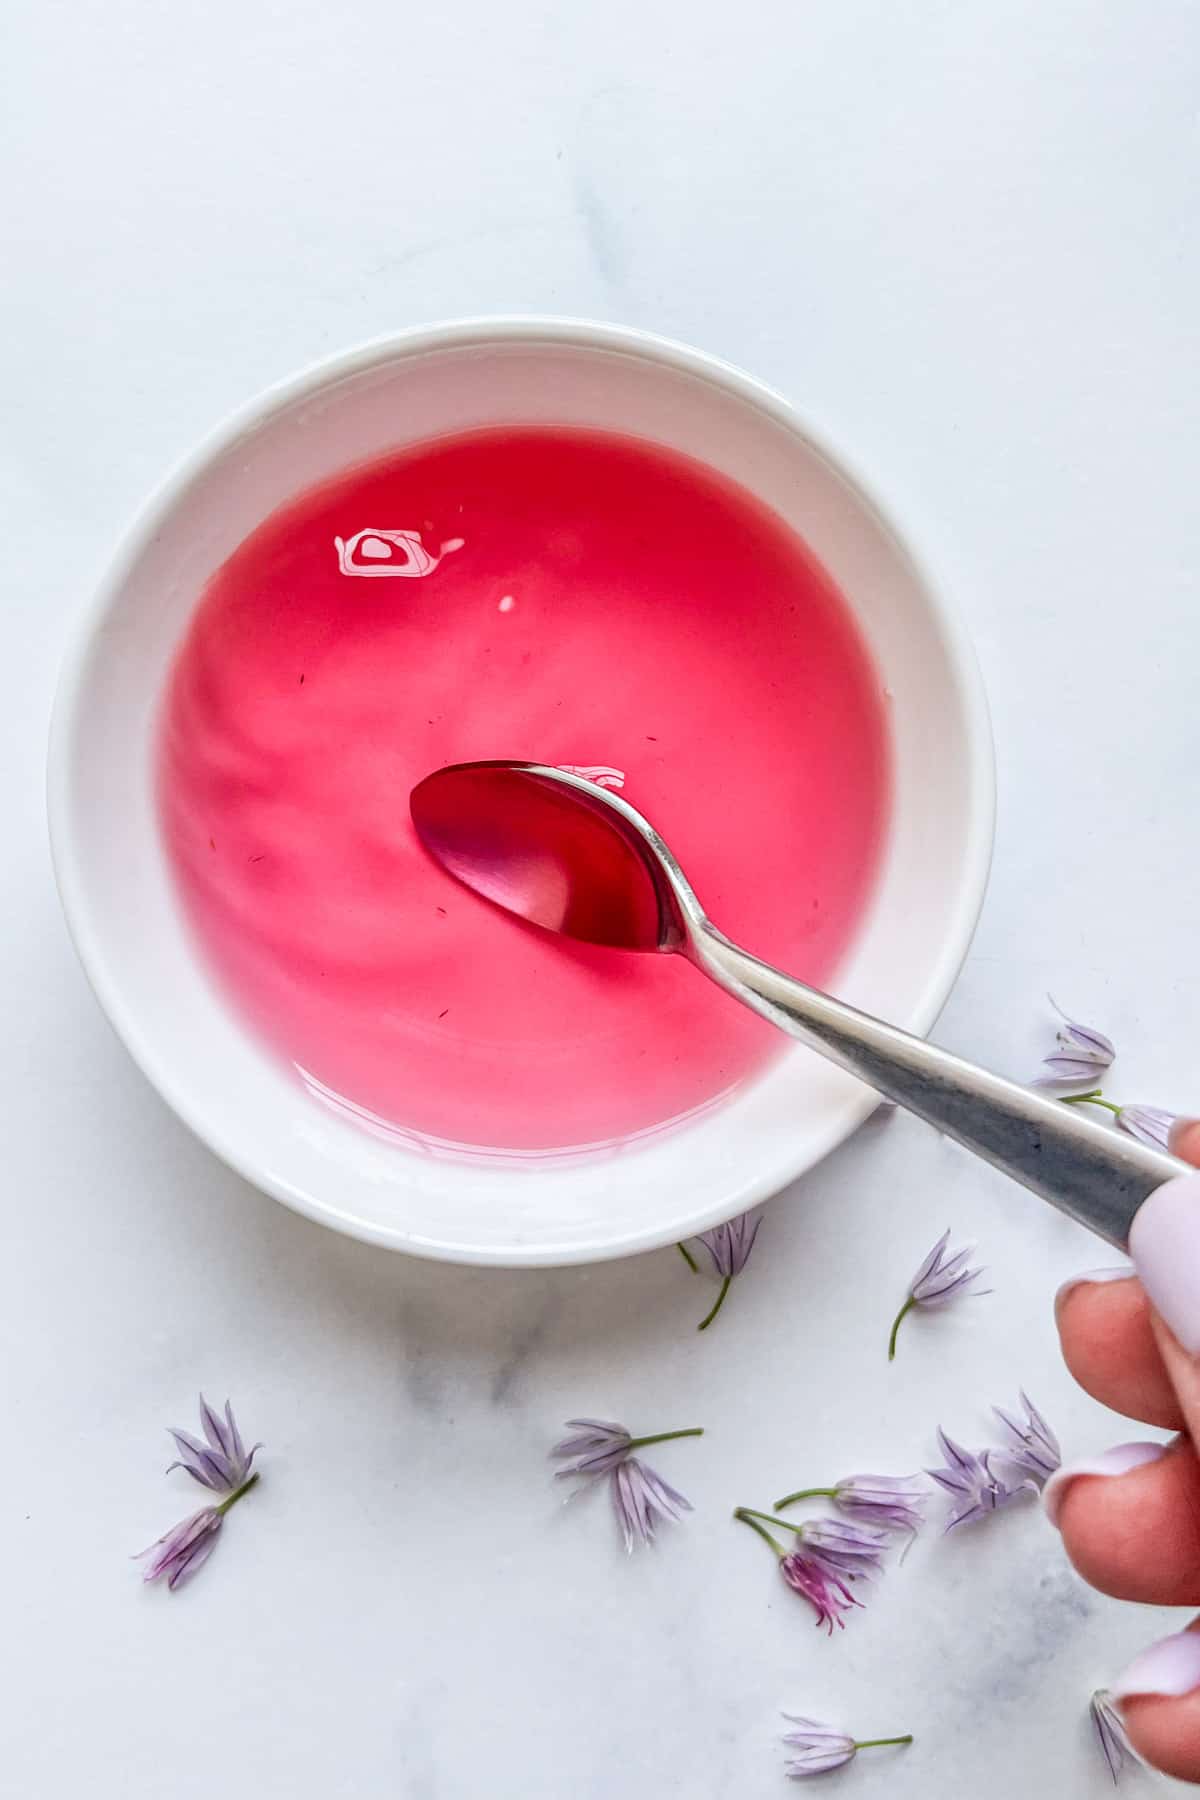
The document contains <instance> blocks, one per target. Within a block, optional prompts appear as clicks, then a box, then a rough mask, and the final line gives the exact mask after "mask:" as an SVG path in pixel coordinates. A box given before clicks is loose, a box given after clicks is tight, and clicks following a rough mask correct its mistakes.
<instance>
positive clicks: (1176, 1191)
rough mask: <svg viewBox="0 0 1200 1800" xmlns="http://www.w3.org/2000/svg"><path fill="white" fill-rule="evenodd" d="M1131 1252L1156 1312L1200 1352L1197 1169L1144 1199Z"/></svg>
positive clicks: (1132, 1233)
mask: <svg viewBox="0 0 1200 1800" xmlns="http://www.w3.org/2000/svg"><path fill="white" fill-rule="evenodd" d="M1129 1253H1130V1255H1131V1256H1132V1257H1133V1262H1134V1267H1135V1268H1136V1269H1137V1272H1138V1274H1139V1275H1140V1276H1141V1278H1142V1286H1143V1287H1144V1288H1145V1290H1146V1292H1147V1294H1149V1296H1150V1299H1151V1301H1152V1303H1153V1305H1154V1307H1155V1309H1156V1310H1157V1312H1158V1313H1159V1315H1160V1316H1161V1317H1162V1318H1163V1319H1164V1320H1165V1322H1166V1323H1167V1324H1168V1325H1169V1326H1170V1328H1171V1330H1172V1331H1173V1332H1174V1333H1175V1336H1176V1337H1177V1338H1178V1339H1179V1342H1180V1343H1181V1344H1182V1345H1183V1347H1184V1349H1185V1350H1187V1351H1188V1352H1189V1353H1190V1354H1191V1355H1192V1356H1198V1355H1200V1174H1197V1175H1180V1176H1179V1177H1178V1179H1177V1180H1175V1181H1168V1182H1165V1183H1164V1184H1163V1186H1162V1187H1160V1188H1155V1190H1154V1192H1153V1193H1152V1194H1151V1195H1150V1197H1149V1199H1148V1200H1143V1201H1142V1204H1141V1206H1140V1207H1139V1208H1138V1210H1137V1212H1136V1213H1135V1214H1134V1219H1133V1224H1132V1226H1131V1227H1130V1231H1129Z"/></svg>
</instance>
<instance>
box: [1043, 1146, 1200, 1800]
mask: <svg viewBox="0 0 1200 1800" xmlns="http://www.w3.org/2000/svg"><path fill="white" fill-rule="evenodd" d="M1171 1149H1172V1150H1173V1151H1174V1153H1175V1155H1176V1156H1179V1157H1182V1158H1183V1159H1184V1160H1185V1161H1187V1162H1190V1163H1194V1164H1196V1165H1197V1166H1198V1167H1200V1120H1195V1119H1188V1120H1181V1121H1180V1122H1179V1123H1178V1124H1177V1125H1176V1128H1175V1131H1174V1133H1173V1134H1172V1139H1171ZM1130 1253H1131V1255H1132V1257H1133V1261H1134V1265H1135V1267H1134V1268H1132V1269H1131V1268H1128V1267H1127V1268H1124V1269H1101V1270H1097V1271H1095V1272H1093V1273H1091V1274H1088V1275H1082V1276H1080V1277H1078V1279H1076V1280H1074V1281H1069V1282H1067V1283H1066V1285H1065V1286H1064V1287H1062V1288H1061V1289H1060V1290H1059V1293H1058V1298H1057V1301H1056V1311H1057V1315H1058V1330H1059V1336H1060V1338H1061V1339H1062V1348H1063V1355H1064V1357H1065V1358H1066V1362H1067V1367H1068V1368H1069V1369H1070V1371H1071V1373H1072V1375H1074V1377H1075V1379H1076V1381H1078V1383H1079V1384H1080V1386H1081V1387H1083V1388H1085V1389H1086V1390H1087V1392H1088V1393H1089V1394H1091V1395H1092V1396H1093V1397H1094V1398H1095V1399H1097V1400H1099V1401H1101V1402H1103V1404H1104V1405H1105V1406H1109V1407H1111V1408H1112V1409H1113V1411H1114V1412H1119V1413H1124V1414H1125V1415H1126V1417H1128V1418H1131V1419H1140V1420H1143V1421H1145V1423H1147V1424H1149V1425H1159V1426H1165V1427H1166V1428H1167V1429H1168V1430H1174V1431H1176V1432H1178V1433H1179V1435H1178V1437H1176V1438H1174V1439H1172V1440H1171V1442H1170V1443H1167V1444H1161V1443H1151V1442H1149V1441H1145V1442H1139V1443H1125V1444H1120V1445H1118V1446H1117V1447H1116V1448H1115V1449H1113V1450H1108V1451H1106V1452H1105V1453H1104V1454H1103V1455H1102V1456H1098V1457H1092V1458H1089V1459H1087V1460H1085V1461H1081V1462H1077V1463H1072V1464H1069V1465H1068V1466H1067V1467H1066V1468H1064V1469H1062V1470H1060V1472H1059V1473H1058V1474H1057V1475H1056V1476H1054V1478H1053V1479H1052V1481H1051V1482H1050V1483H1049V1484H1048V1486H1047V1488H1046V1506H1047V1510H1048V1512H1049V1514H1050V1517H1051V1518H1052V1519H1053V1520H1054V1522H1055V1523H1056V1524H1057V1526H1058V1527H1059V1530H1060V1531H1061V1532H1062V1535H1063V1541H1064V1543H1065V1544H1066V1548H1067V1554H1068V1556H1069V1557H1070V1558H1071V1561H1072V1562H1073V1563H1074V1564H1075V1567H1076V1568H1077V1569H1078V1570H1079V1573H1080V1574H1081V1575H1082V1576H1083V1578H1084V1580H1085V1581H1088V1582H1090V1583H1091V1585H1092V1586H1093V1587H1096V1588H1099V1589H1100V1590H1101V1592H1102V1593H1105V1594H1112V1595H1114V1596H1115V1597H1116V1598H1117V1599H1118V1600H1137V1601H1141V1602H1143V1603H1145V1604H1151V1605H1156V1606H1197V1605H1200V1458H1198V1456H1197V1451H1196V1446H1197V1444H1198V1443H1200V1175H1187V1176H1184V1177H1182V1178H1181V1179H1180V1180H1178V1181H1172V1182H1168V1183H1167V1185H1166V1187H1164V1188H1160V1189H1159V1190H1158V1191H1157V1193H1155V1194H1152V1195H1151V1196H1150V1198H1149V1200H1147V1201H1146V1202H1145V1203H1144V1204H1143V1206H1142V1208H1141V1210H1140V1212H1139V1213H1138V1214H1137V1217H1136V1219H1135V1220H1134V1225H1133V1231H1132V1233H1131V1236H1130ZM1111 1691H1112V1695H1113V1697H1114V1699H1117V1700H1119V1701H1120V1702H1121V1711H1122V1714H1123V1716H1124V1719H1125V1724H1126V1727H1127V1729H1128V1731H1129V1736H1130V1739H1131V1741H1132V1743H1133V1745H1134V1748H1135V1749H1136V1750H1137V1751H1138V1752H1139V1753H1140V1754H1141V1755H1142V1756H1144V1757H1145V1758H1146V1761H1147V1762H1149V1763H1152V1764H1153V1765H1154V1767H1155V1768H1158V1769H1162V1770H1164V1771H1165V1772H1166V1773H1167V1774H1169V1775H1176V1776H1178V1777H1179V1778H1180V1779H1181V1780H1183V1781H1193V1782H1198V1783H1200V1619H1196V1620H1193V1621H1192V1623H1191V1624H1190V1625H1189V1626H1188V1627H1187V1629H1186V1630H1184V1631H1182V1632H1179V1633H1178V1634H1176V1635H1175V1636H1172V1637H1167V1638H1163V1639H1162V1640H1161V1641H1160V1642H1159V1643H1157V1644H1154V1645H1152V1646H1151V1647H1150V1648H1149V1649H1148V1650H1144V1651H1143V1652H1142V1654H1141V1655H1140V1656H1138V1657H1136V1658H1135V1659H1134V1661H1133V1662H1132V1663H1131V1664H1130V1666H1129V1667H1128V1668H1127V1669H1126V1670H1125V1672H1124V1674H1123V1675H1121V1676H1119V1677H1118V1679H1117V1680H1116V1681H1115V1682H1113V1684H1112V1689H1111Z"/></svg>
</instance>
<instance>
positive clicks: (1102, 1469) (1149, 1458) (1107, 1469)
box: [1042, 1443, 1169, 1525]
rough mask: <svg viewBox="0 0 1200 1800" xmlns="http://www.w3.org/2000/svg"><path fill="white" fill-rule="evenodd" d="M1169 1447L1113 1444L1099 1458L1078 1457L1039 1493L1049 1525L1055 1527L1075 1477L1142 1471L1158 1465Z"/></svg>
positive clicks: (1052, 1477)
mask: <svg viewBox="0 0 1200 1800" xmlns="http://www.w3.org/2000/svg"><path fill="white" fill-rule="evenodd" d="M1168 1448H1169V1445H1167V1444H1151V1443H1140V1444H1115V1445H1114V1446H1113V1448H1112V1449H1111V1450H1106V1451H1104V1453H1103V1455H1101V1456H1086V1457H1081V1458H1080V1460H1079V1461H1078V1462H1073V1463H1068V1464H1067V1466H1066V1468H1065V1469H1058V1470H1056V1471H1055V1473H1054V1474H1053V1475H1052V1476H1051V1477H1050V1479H1049V1481H1048V1482H1047V1483H1046V1485H1045V1487H1044V1488H1043V1490H1042V1505H1043V1506H1044V1507H1045V1509H1046V1516H1047V1518H1048V1519H1049V1520H1050V1523H1051V1524H1052V1525H1057V1524H1058V1515H1059V1513H1060V1512H1061V1511H1062V1503H1063V1501H1064V1499H1065V1498H1066V1493H1067V1489H1068V1488H1069V1487H1070V1485H1071V1483H1072V1482H1073V1481H1074V1480H1075V1478H1076V1476H1078V1475H1128V1473H1129V1471H1130V1470H1131V1469H1142V1468H1145V1466H1146V1464H1147V1463H1152V1462H1157V1461H1158V1459H1159V1457H1160V1456H1163V1455H1165V1454H1166V1451H1167V1450H1168Z"/></svg>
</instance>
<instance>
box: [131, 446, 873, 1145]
mask: <svg viewBox="0 0 1200 1800" xmlns="http://www.w3.org/2000/svg"><path fill="white" fill-rule="evenodd" d="M491 757H513V758H518V759H522V760H528V761H535V762H542V763H553V764H558V765H560V766H564V767H570V768H573V769H575V770H577V771H580V772H584V773H588V774H590V776H591V778H592V779H595V780H599V781H601V782H603V783H606V784H607V785H609V786H612V787H614V788H617V789H619V790H620V791H623V792H624V793H625V794H626V795H627V796H628V798H629V799H630V800H631V801H632V802H633V803H634V804H635V805H636V806H637V807H638V808H639V809H640V810H641V811H642V812H644V813H645V814H646V815H647V817H648V818H649V819H650V820H651V821H652V822H653V823H654V824H655V825H656V826H657V827H658V828H659V829H660V830H661V832H662V833H663V835H664V837H665V838H666V840H667V842H668V843H669V844H670V845H671V846H672V848H673V849H674V850H675V851H676V853H677V854H678V855H679V857H680V860H681V862H682V863H683V866H684V867H685V868H686V869H687V870H688V874H689V877H690V878H691V880H692V882H693V884H694V886H695V888H696V891H697V893H698V895H699V897H700V900H701V903H702V904H703V905H704V906H705V907H706V908H707V909H708V910H710V911H711V913H712V914H713V916H714V917H715V918H717V919H718V920H719V921H720V923H721V925H722V928H723V929H724V930H726V931H728V932H729V933H730V935H731V936H733V937H734V938H735V939H736V940H737V941H738V942H740V943H743V944H745V945H746V946H747V948H749V949H752V950H753V951H754V952H755V953H756V954H758V955H759V956H762V957H764V958H765V959H766V960H767V961H769V962H772V963H775V964H777V965H779V966H780V967H783V968H786V969H788V970H789V971H790V972H792V973H794V974H796V975H798V976H800V977H801V978H803V979H805V980H807V981H810V982H813V983H816V984H821V983H824V982H827V981H828V979H829V978H830V976H831V975H832V974H833V972H834V971H835V970H836V968H837V966H838V963H839V960H840V959H841V958H842V956H843V955H844V953H845V952H846V950H847V948H848V946H849V945H850V943H851V942H852V940H853V938H854V936H855V933H856V929H857V927H858V926H859V924H860V922H861V920H862V918H863V914H864V911H865V909H866V907H867V906H868V904H869V902H870V898H871V893H872V888H873V884H874V880H875V876H876V873H877V869H878V866H879V861H880V855H881V849H882V845H883V840H884V836H885V832H886V825H887V816H888V801H889V754H888V733H887V725H886V719H885V708H884V703H883V695H882V692H881V687H880V680H879V677H878V674H877V672H876V670H875V668H874V666H873V664H872V662H871V660H870V657H869V655H868V653H867V650H866V648H865V646H864V644H863V642H862V640H861V637H860V635H859V631H858V628H857V626H856V624H855V622H854V620H853V618H852V616H851V614H850V611H849V609H848V607H847V606H846V604H845V602H844V601H843V599H842V597H841V596H840V594H839V593H838V591H837V589H836V587H835V585H834V584H833V582H832V581H831V580H830V578H829V577H828V575H827V574H826V573H825V572H824V571H823V569H822V568H821V567H820V565H819V564H818V563H817V561H816V560H815V559H814V557H813V556H812V555H811V554H810V552H809V551H808V550H807V548H806V546H805V545H804V543H803V542H802V541H801V539H800V538H799V537H797V536H796V534H795V533H794V532H793V531H792V530H791V529H790V528H789V527H788V526H787V525H786V524H785V523H784V522H783V520H782V519H780V518H779V516H778V515H777V514H775V513H774V512H772V511H771V510H769V509H768V508H767V507H765V506H764V505H763V504H762V503H760V502H758V501H757V500H755V499H754V498H753V497H752V496H751V495H750V494H749V493H748V492H747V491H746V490H745V489H743V488H741V487H739V486H737V485H736V484H734V483H733V482H731V481H730V480H728V479H727V478H725V477H723V476H720V475H718V474H717V473H716V472H714V471H713V470H712V469H710V468H708V467H706V466H704V465H702V464H700V463H698V462H695V461H692V460H690V459H689V458H687V457H685V456H682V455H680V454H679V453H677V452H675V451H670V450H667V449H665V448H663V447H661V446H659V445H656V444H653V443H650V442H648V441H644V440H641V439H634V438H626V437H618V436H615V435H611V434H607V433H600V432H593V431H584V430H580V429H575V428H566V427H562V428H557V427H543V426H538V427H533V426H528V427H526V426H520V425H513V426H511V427H506V428H503V429H489V430H483V431H475V432H471V433H466V434H463V435H459V436H453V437H440V438H437V439H432V440H429V441H427V442H424V443H419V444H415V445H410V446H408V447H406V448H404V449H401V450H397V451H395V452H394V453H392V454H390V455H388V456H386V457H383V458H380V459H377V460H374V461H372V462H370V463H368V464H365V465H362V466H359V467H356V468H354V469H351V470H348V471H347V472H346V473H345V474H343V475H341V476H339V477H337V478H336V479H334V480H332V481H329V482H326V483H324V484H322V485H320V486H318V487H315V488H313V489H311V490H309V491H308V492H305V493H302V494H300V495H298V496H297V497H296V498H295V499H294V500H292V501H291V502H290V503H289V504H287V505H286V506H284V507H282V508H281V509H279V510H278V511H276V512H274V513H273V514H271V516H270V517H268V518H267V519H266V520H265V521H264V523H262V524H261V525H260V526H259V527H258V528H257V529H256V530H255V531H254V532H252V533H251V535H250V536H249V537H247V538H246V539H245V540H244V541H243V542H242V544H241V545H240V546H239V547H238V548H237V549H236V550H235V552H234V553H233V555H232V556H230V557H229V559H228V560H227V561H226V562H225V563H224V564H223V566H222V567H221V568H220V569H219V570H218V571H217V572H216V574H215V575H214V576H213V578H212V580H211V581H210V582H209V584H208V586H207V588H206V590H205V592H204V593H203V595H202V596H201V597H200V598H199V601H198V604H197V606H196V609H195V612H194V614H193V616H192V618H191V621H190V623H189V626H188V629H187V631H186V634H185V637H184V639H183V642H182V644H181V646H180V648H179V651H178V653H177V655H176V658H175V661H174V664H173V667H172V670H171V673H170V677H169V681H168V684H167V690H166V694H165V698H164V702H163V708H162V719H161V737H160V748H159V764H158V789H159V810H160V817H161V824H162V831H163V834H164V837H165V842H166V846H167V851H168V857H169V861H170V864H171V867H172V871H173V874H174V878H175V884H176V888H177V892H178V895H179V897H180V901H181V904H182V906H183V908H184V911H185V913H186V915H187V918H188V920H189V923H190V926H191V929H192V931H193V933H194V935H195V937H196V938H197V940H198V941H199V944H200V946H201V948H202V952H203V956H204V960H205V962H206V964H207V966H208V968H209V969H210V970H211V972H212V975H213V978H214V979H215V981H216V982H217V983H218V984H219V985H220V987H221V989H222V990H223V992H224V994H225V996H226V998H227V1002H228V1004H229V1005H230V1006H232V1007H233V1008H235V1009H236V1010H237V1011H238V1013H239V1014H240V1015H241V1016H242V1017H243V1018H244V1019H246V1020H247V1021H248V1022H249V1023H250V1025H251V1027H252V1028H253V1030H254V1031H255V1033H256V1034H257V1035H258V1037H259V1038H260V1040H261V1041H263V1042H264V1043H265V1044H266V1045H268V1046H269V1047H270V1048H271V1050H272V1051H273V1053H274V1054H275V1055H276V1056H277V1057H278V1058H280V1059H282V1060H283V1061H284V1062H285V1063H286V1064H287V1065H289V1066H290V1067H292V1068H293V1069H294V1071H295V1075H296V1079H297V1080H299V1081H302V1082H304V1084H305V1085H306V1086H307V1087H308V1089H309V1090H310V1091H311V1092H312V1093H313V1094H314V1095H316V1096H318V1097H319V1098H320V1099H321V1100H322V1101H324V1102H325V1103H326V1104H328V1105H330V1106H331V1107H334V1108H336V1109H337V1110H338V1111H339V1112H341V1113H343V1114H344V1115H348V1116H350V1117H352V1118H356V1119H358V1120H359V1121H361V1123H362V1124H363V1125H364V1126H365V1127H368V1128H370V1129H372V1130H375V1131H382V1132H385V1133H394V1134H397V1135H398V1136H400V1137H402V1138H405V1139H410V1140H415V1141H418V1142H421V1143H424V1144H427V1145H431V1146H435V1147H438V1148H441V1149H449V1150H461V1151H463V1152H466V1153H470V1154H480V1153H483V1154H503V1153H513V1154H518V1155H527V1156H533V1155H538V1154H547V1153H554V1152H581V1151H586V1150H590V1149H595V1148H598V1147H600V1146H611V1145H613V1144H616V1143H620V1142H622V1141H625V1140H628V1139H631V1138H635V1137H638V1136H641V1135H643V1134H645V1133H648V1132H651V1131H654V1130H657V1129H662V1128H665V1127H667V1126H669V1125H671V1124H672V1123H674V1122H677V1121H679V1120H681V1119H684V1118H687V1117H689V1116H691V1115H693V1114H695V1113H696V1112H698V1111H699V1110H702V1109H704V1108H706V1107H708V1106H710V1105H712V1104H713V1103H714V1102H715V1101H717V1100H718V1099H720V1098H721V1097H722V1096H723V1095H725V1094H726V1093H728V1092H729V1091H730V1090H731V1089H733V1088H734V1087H736V1086H737V1085H739V1084H740V1083H742V1082H744V1081H746V1080H747V1079H748V1078H749V1077H751V1076H753V1075H754V1074H756V1073H757V1072H758V1071H760V1070H761V1069H762V1068H763V1067H764V1065H765V1064H766V1063H768V1062H769V1061H770V1060H771V1059H772V1058H774V1057H775V1056H776V1055H778V1054H780V1053H781V1051H782V1049H783V1047H784V1040H783V1039H781V1038H780V1037H779V1036H778V1035H777V1034H776V1033H775V1031H774V1030H773V1029H772V1027H771V1026H769V1025H768V1024H766V1023H765V1022H764V1021H763V1020H761V1019H759V1018H757V1017H755V1016H754V1015H753V1014H751V1013H749V1012H747V1011H746V1010H745V1009H744V1008H741V1007H739V1006H737V1005H736V1004H735V1003H734V1002H732V1001H731V1000H729V999H728V998H727V997H726V996H724V995H723V994H721V993H720V992H718V991H717V990H716V989H715V988H714V987H712V985H711V984H709V983H707V982H706V981H705V980H704V979H703V978H702V977H701V976H700V975H698V974H697V973H696V972H695V971H693V970H692V969H691V968H689V967H688V966H687V965H686V964H684V963H682V962H681V961H680V959H678V958H676V957H659V956H653V955H640V956H639V955H634V954H623V953H617V952H612V951H605V950H600V949H595V948H591V947H589V946H586V945H583V944H576V943H570V942H568V941H566V940H564V939H562V938H551V937H549V936H547V935H545V934H542V933H540V932H538V931H537V930H535V929H533V928H530V927H524V926H521V925H519V924H516V923H514V921H513V920H512V919H511V918H509V917H506V916H504V915H502V914H500V913H499V912H496V911H494V910H492V909H491V908H489V907H488V906H487V905H486V904H485V903H483V902H482V901H480V900H479V899H477V898H476V897H475V896H474V895H472V894H470V893H468V892H466V891H465V890H463V889H462V888H461V887H459V886H458V885H457V884H455V883H454V882H453V881H452V880H450V878H449V877H448V876H446V875H445V874H444V873H443V872H442V871H441V870H440V869H439V868H438V867H436V866H435V865H434V864H433V863H432V862H430V861H429V860H428V859H427V858H426V856H425V854H424V852H423V851H422V850H421V848H420V846H419V844H418V843H417V840H416V837H415V835H414V832H413V829H412V825H411V822H410V819H409V810H408V796H409V792H410V790H411V789H412V787H413V786H414V785H415V784H416V783H417V782H418V781H419V780H420V779H421V778H422V777H423V776H425V775H427V774H428V773H429V772H430V771H431V770H433V769H436V768H438V767H441V766H442V765H444V764H446V763H450V762H459V761H469V760H473V759H476V758H491Z"/></svg>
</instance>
